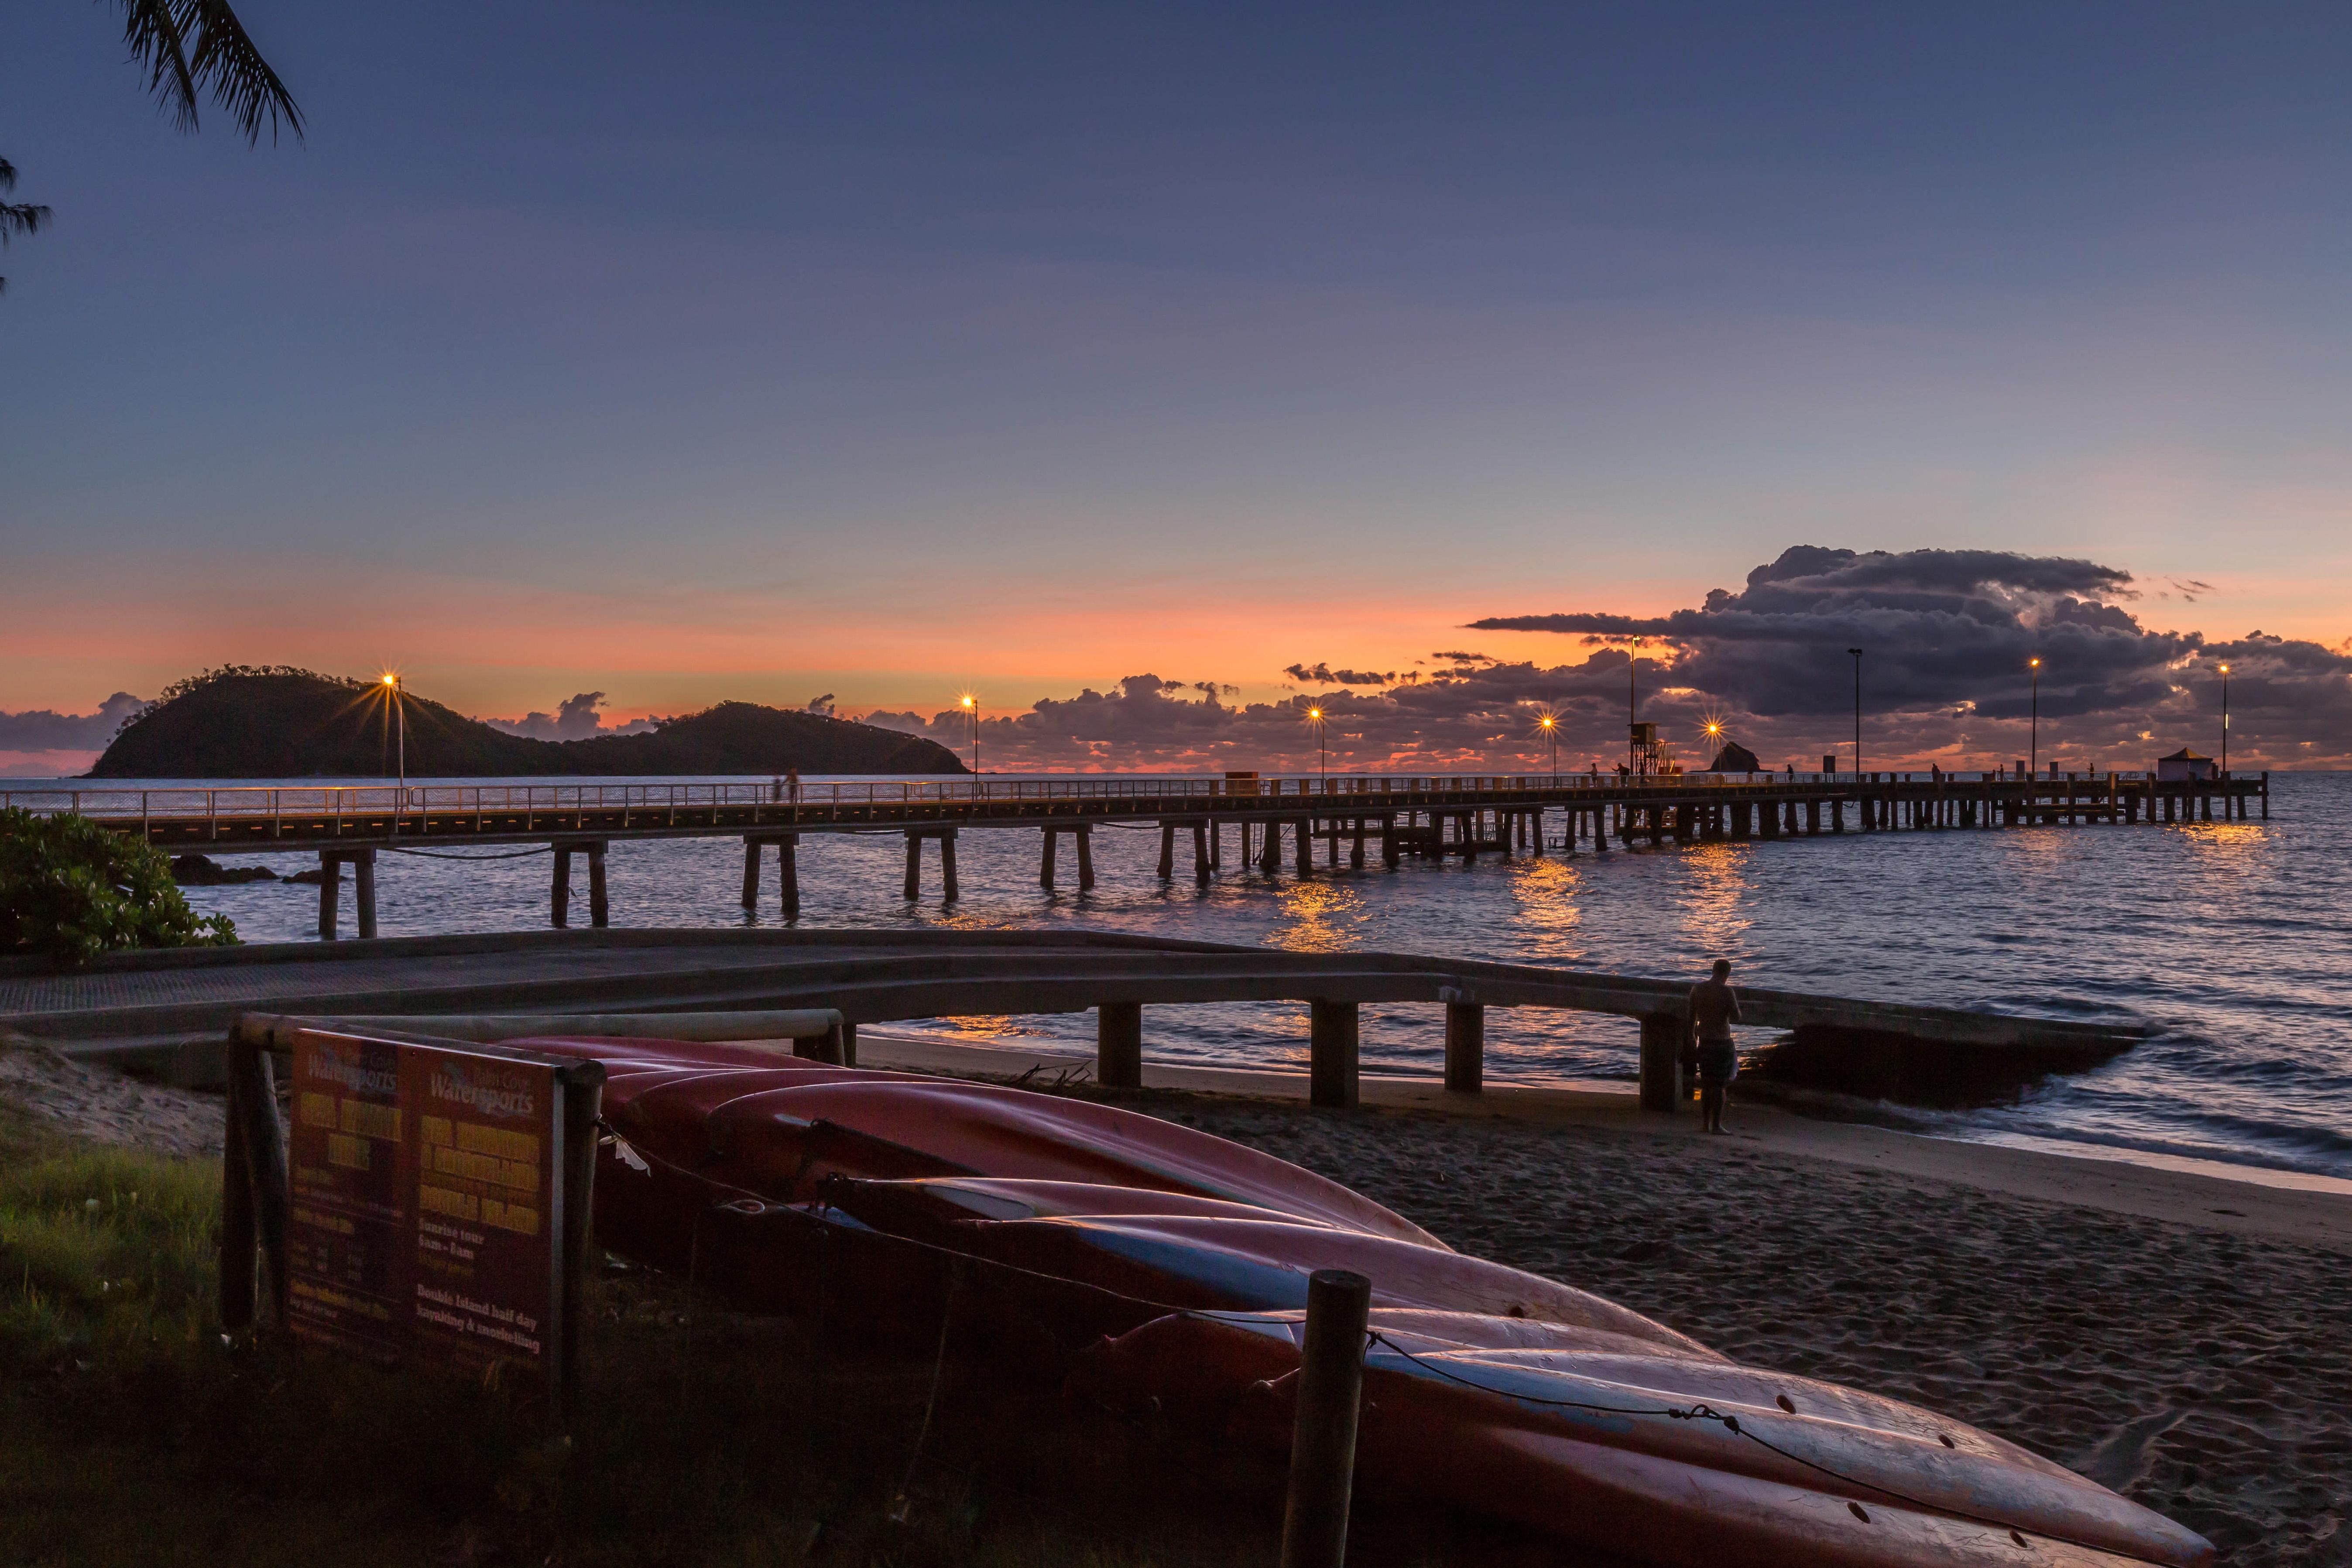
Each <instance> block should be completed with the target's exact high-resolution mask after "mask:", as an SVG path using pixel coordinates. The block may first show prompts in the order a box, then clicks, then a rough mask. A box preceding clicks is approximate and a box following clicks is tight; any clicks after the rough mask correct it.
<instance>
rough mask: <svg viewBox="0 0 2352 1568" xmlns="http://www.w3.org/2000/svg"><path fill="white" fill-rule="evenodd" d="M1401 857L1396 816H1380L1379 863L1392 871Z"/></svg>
mask: <svg viewBox="0 0 2352 1568" xmlns="http://www.w3.org/2000/svg"><path fill="white" fill-rule="evenodd" d="M1402 858H1403V854H1402V846H1401V845H1399V844H1398V842H1397V830H1396V818H1395V817H1393V816H1384V817H1382V818H1381V865H1383V866H1385V867H1387V868H1389V869H1390V870H1391V871H1393V870H1395V869H1396V868H1397V862H1398V861H1399V860H1400V859H1402Z"/></svg>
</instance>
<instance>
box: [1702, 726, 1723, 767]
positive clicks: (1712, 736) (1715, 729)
mask: <svg viewBox="0 0 2352 1568" xmlns="http://www.w3.org/2000/svg"><path fill="white" fill-rule="evenodd" d="M1706 738H1707V739H1708V740H1710V741H1720V740H1722V739H1723V721H1722V720H1720V719H1710V720H1708V721H1706ZM1722 749H1723V748H1722V747H1720V746H1717V748H1716V750H1717V751H1718V752H1719V751H1721V750H1722ZM1707 760H1708V761H1709V762H1712V761H1714V759H1713V758H1711V757H1710V758H1709V759H1707Z"/></svg>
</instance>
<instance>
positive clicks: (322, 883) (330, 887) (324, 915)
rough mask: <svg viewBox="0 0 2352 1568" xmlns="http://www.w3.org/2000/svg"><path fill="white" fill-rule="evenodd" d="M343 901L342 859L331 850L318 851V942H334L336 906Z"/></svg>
mask: <svg viewBox="0 0 2352 1568" xmlns="http://www.w3.org/2000/svg"><path fill="white" fill-rule="evenodd" d="M342 901H343V858H342V857H341V856H340V855H338V854H336V853H335V852H334V851H333V850H331V849H321V850H320V851H319V940H320V942H332V941H334V940H335V915H336V912H337V911H336V906H337V905H339V904H341V902H342Z"/></svg>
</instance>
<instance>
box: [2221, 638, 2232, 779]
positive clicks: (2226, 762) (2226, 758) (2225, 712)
mask: <svg viewBox="0 0 2352 1568" xmlns="http://www.w3.org/2000/svg"><path fill="white" fill-rule="evenodd" d="M2221 776H2222V777H2223V778H2227V777H2229V776H2230V667H2229V666H2228V665H2226V664H2225V665H2223V666H2222V667H2221Z"/></svg>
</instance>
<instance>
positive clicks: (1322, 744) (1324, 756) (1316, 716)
mask: <svg viewBox="0 0 2352 1568" xmlns="http://www.w3.org/2000/svg"><path fill="white" fill-rule="evenodd" d="M1307 722H1308V723H1310V724H1312V725H1314V726H1315V776H1316V777H1317V778H1318V779H1319V780H1321V781H1322V782H1323V783H1324V784H1329V783H1330V782H1331V747H1330V739H1329V731H1327V730H1326V729H1325V728H1324V725H1323V710H1321V709H1320V708H1309V709H1308V710H1307ZM1334 853H1335V854H1336V853H1337V851H1334Z"/></svg>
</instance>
